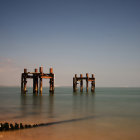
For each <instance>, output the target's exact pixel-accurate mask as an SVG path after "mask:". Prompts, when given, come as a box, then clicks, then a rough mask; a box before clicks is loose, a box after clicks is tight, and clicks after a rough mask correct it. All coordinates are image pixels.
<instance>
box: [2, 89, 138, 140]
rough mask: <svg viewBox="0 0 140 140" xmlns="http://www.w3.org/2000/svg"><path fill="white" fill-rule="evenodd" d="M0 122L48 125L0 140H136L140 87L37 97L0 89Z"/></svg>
mask: <svg viewBox="0 0 140 140" xmlns="http://www.w3.org/2000/svg"><path fill="white" fill-rule="evenodd" d="M0 122H2V123H4V122H8V123H15V122H16V123H23V124H39V123H50V125H45V126H42V127H36V128H29V129H22V130H15V131H6V132H5V131H3V132H0V140H25V139H26V140H40V139H41V140H45V139H46V140H140V88H128V87H127V88H107V87H106V88H103V87H102V88H101V87H96V89H95V92H94V93H93V92H91V91H90V89H89V91H88V92H86V91H85V89H84V91H83V92H80V91H79V89H78V91H77V92H73V89H72V87H56V88H55V92H54V94H49V89H48V88H43V93H42V95H40V94H33V92H32V88H28V92H27V93H26V94H22V93H21V90H20V87H0Z"/></svg>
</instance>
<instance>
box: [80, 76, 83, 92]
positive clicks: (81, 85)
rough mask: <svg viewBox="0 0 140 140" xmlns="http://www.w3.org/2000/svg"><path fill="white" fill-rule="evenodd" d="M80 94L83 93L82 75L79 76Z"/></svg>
mask: <svg viewBox="0 0 140 140" xmlns="http://www.w3.org/2000/svg"><path fill="white" fill-rule="evenodd" d="M80 78H81V79H80V92H83V79H82V78H83V75H82V74H80Z"/></svg>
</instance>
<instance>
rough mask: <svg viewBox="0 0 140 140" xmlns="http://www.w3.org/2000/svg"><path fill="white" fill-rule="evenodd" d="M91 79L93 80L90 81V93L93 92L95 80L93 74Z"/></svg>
mask: <svg viewBox="0 0 140 140" xmlns="http://www.w3.org/2000/svg"><path fill="white" fill-rule="evenodd" d="M92 78H93V81H91V91H92V92H94V91H95V78H94V74H92Z"/></svg>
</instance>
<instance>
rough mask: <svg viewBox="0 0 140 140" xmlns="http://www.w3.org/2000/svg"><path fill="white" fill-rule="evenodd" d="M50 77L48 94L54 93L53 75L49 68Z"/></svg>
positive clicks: (51, 69)
mask: <svg viewBox="0 0 140 140" xmlns="http://www.w3.org/2000/svg"><path fill="white" fill-rule="evenodd" d="M50 75H51V77H52V78H50V92H51V93H53V92H54V74H53V68H50Z"/></svg>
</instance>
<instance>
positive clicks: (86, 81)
mask: <svg viewBox="0 0 140 140" xmlns="http://www.w3.org/2000/svg"><path fill="white" fill-rule="evenodd" d="M88 78H89V77H88V73H86V91H87V92H88Z"/></svg>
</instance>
